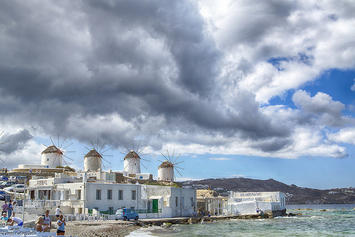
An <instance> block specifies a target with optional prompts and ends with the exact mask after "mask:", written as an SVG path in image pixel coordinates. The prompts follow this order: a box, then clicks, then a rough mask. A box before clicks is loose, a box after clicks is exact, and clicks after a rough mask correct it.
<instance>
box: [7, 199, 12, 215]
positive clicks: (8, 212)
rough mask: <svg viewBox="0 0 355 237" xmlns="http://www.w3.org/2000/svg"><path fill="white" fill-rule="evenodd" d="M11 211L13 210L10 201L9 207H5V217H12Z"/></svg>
mask: <svg viewBox="0 0 355 237" xmlns="http://www.w3.org/2000/svg"><path fill="white" fill-rule="evenodd" d="M12 210H13V206H12V201H11V200H10V202H9V205H8V207H7V217H8V218H10V217H11V215H12Z"/></svg>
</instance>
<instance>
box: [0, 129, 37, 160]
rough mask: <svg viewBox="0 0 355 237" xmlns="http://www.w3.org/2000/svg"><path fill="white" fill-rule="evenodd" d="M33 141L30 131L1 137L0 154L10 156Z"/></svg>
mask: <svg viewBox="0 0 355 237" xmlns="http://www.w3.org/2000/svg"><path fill="white" fill-rule="evenodd" d="M30 139H32V135H31V134H30V133H29V131H28V130H25V129H24V130H21V131H19V132H17V133H14V134H5V135H3V136H1V137H0V152H3V153H5V154H10V153H12V152H14V151H17V150H20V149H22V148H23V147H24V146H25V145H26V143H27V142H28V141H29V140H30Z"/></svg>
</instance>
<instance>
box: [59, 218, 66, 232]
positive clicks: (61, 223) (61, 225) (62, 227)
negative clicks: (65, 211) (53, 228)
mask: <svg viewBox="0 0 355 237" xmlns="http://www.w3.org/2000/svg"><path fill="white" fill-rule="evenodd" d="M65 225H66V223H65V220H64V217H63V215H59V217H58V221H57V235H65Z"/></svg>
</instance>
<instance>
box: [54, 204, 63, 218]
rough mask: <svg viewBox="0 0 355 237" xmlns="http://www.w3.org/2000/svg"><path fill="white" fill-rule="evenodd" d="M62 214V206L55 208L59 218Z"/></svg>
mask: <svg viewBox="0 0 355 237" xmlns="http://www.w3.org/2000/svg"><path fill="white" fill-rule="evenodd" d="M60 214H62V211H61V210H60V206H58V207H57V208H56V209H55V216H56V217H57V218H58V217H59V215H60Z"/></svg>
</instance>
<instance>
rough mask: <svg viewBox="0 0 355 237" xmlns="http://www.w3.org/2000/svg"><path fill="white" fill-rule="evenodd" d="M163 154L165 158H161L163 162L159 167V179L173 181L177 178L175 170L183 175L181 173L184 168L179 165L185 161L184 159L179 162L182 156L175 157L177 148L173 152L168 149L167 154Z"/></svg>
mask: <svg viewBox="0 0 355 237" xmlns="http://www.w3.org/2000/svg"><path fill="white" fill-rule="evenodd" d="M161 154H162V156H163V157H164V158H165V160H164V161H161V160H159V161H160V162H161V164H160V165H159V167H158V180H159V181H168V182H173V181H174V180H175V171H176V173H178V174H179V175H180V176H182V174H181V173H182V170H183V168H181V167H179V166H178V165H179V164H181V163H183V161H179V162H178V159H179V157H180V156H176V157H175V150H174V151H173V153H172V154H170V153H169V150H167V151H166V154H165V155H164V154H163V153H161Z"/></svg>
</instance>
